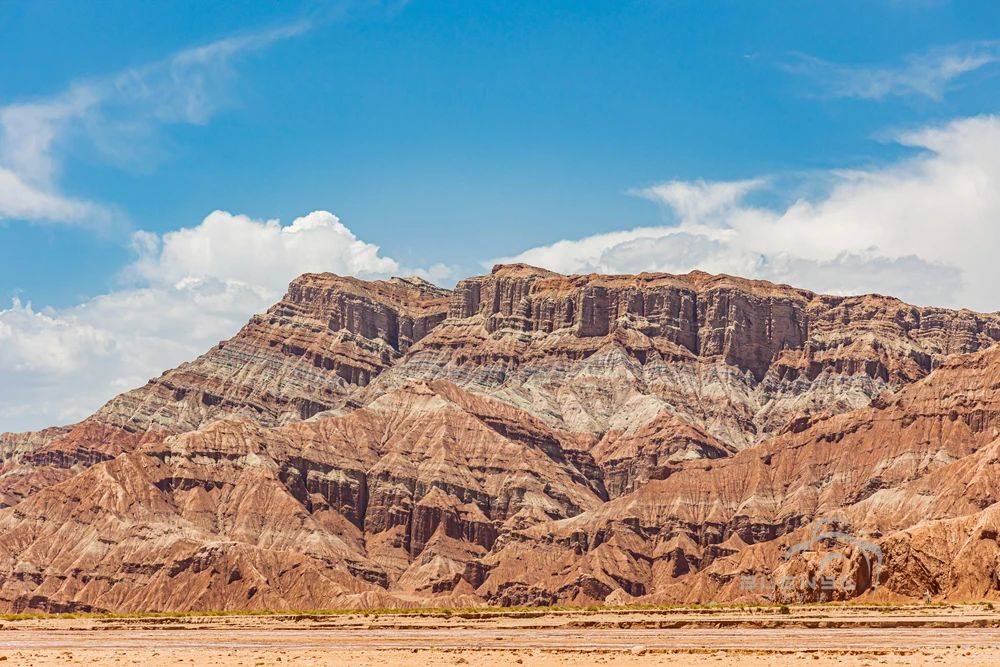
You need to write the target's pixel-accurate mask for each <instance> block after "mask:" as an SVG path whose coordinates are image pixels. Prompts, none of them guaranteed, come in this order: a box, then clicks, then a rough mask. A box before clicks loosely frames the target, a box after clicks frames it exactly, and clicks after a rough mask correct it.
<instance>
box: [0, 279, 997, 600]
mask: <svg viewBox="0 0 1000 667" xmlns="http://www.w3.org/2000/svg"><path fill="white" fill-rule="evenodd" d="M998 340H1000V315H998V314H978V313H973V312H971V311H950V310H945V309H940V308H919V307H915V306H910V305H907V304H904V303H902V302H900V301H898V300H896V299H892V298H889V297H881V296H876V295H866V296H829V295H818V294H815V293H813V292H809V291H806V290H800V289H795V288H792V287H789V286H785V285H774V284H771V283H766V282H762V281H752V280H745V279H741V278H735V277H731V276H712V275H709V274H705V273H702V272H693V273H690V274H686V275H682V276H673V275H667V274H638V275H634V276H605V275H586V276H563V275H559V274H556V273H553V272H550V271H545V270H542V269H537V268H534V267H530V266H526V265H501V266H497V267H495V268H494V269H493V271H492V272H491V273H490V274H489V275H485V276H478V277H474V278H469V279H467V280H463V281H460V282H459V283H458V285H456V287H455V289H454V290H450V291H449V290H443V289H440V288H436V287H434V286H433V285H430V284H429V283H426V282H424V281H422V280H420V279H414V278H410V279H399V278H394V279H392V280H387V281H372V282H366V281H361V280H357V279H354V278H343V277H338V276H333V275H331V274H306V275H304V276H301V277H300V278H298V279H296V280H295V281H293V282H292V284H291V285H290V286H289V290H288V292H287V293H286V295H285V296H284V298H283V299H282V300H281V301H280V302H278V303H277V304H275V305H274V306H273V307H272V308H270V309H269V310H268V311H267V312H266V313H263V314H260V315H255V316H254V317H253V318H251V320H250V321H249V322H248V324H247V325H246V326H245V327H244V328H243V329H242V330H241V331H240V332H238V333H237V334H236V335H235V336H234V337H233V338H231V339H230V340H228V341H224V342H222V343H220V344H219V345H218V346H216V347H215V348H213V349H212V350H210V351H208V352H207V353H206V354H204V355H202V356H201V357H199V358H198V359H196V360H194V361H192V362H190V363H186V364H182V365H181V366H179V367H178V368H176V369H173V370H171V371H167V372H166V373H164V374H163V375H162V376H160V377H159V378H156V379H154V380H151V381H150V382H149V383H148V384H147V385H145V386H144V387H141V388H139V389H136V390H133V391H130V392H126V393H125V394H122V395H121V396H119V397H116V398H115V399H112V401H110V402H109V403H108V404H106V405H105V406H104V407H103V408H101V409H100V410H99V411H98V412H97V413H95V414H94V415H93V416H91V417H89V418H87V419H86V420H84V421H83V422H80V423H79V424H76V425H72V426H69V427H56V428H52V429H46V430H44V431H40V432H37V433H30V434H3V435H0V609H4V610H12V611H23V610H47V611H65V610H114V611H136V610H152V609H155V610H171V609H175V610H185V609H242V608H253V609H277V608H281V609H291V608H298V609H304V608H327V607H338V606H411V605H427V604H437V605H441V604H449V605H450V604H463V605H464V604H538V603H556V602H568V603H588V604H589V603H594V602H597V603H600V602H606V603H622V602H636V601H638V602H665V601H710V600H734V599H741V600H742V599H747V600H754V599H757V600H759V599H777V598H781V599H829V598H848V597H859V596H861V597H864V596H867V597H886V596H888V597H902V598H906V597H923V596H924V595H932V596H937V597H940V598H942V599H949V598H954V597H955V596H958V595H965V594H968V593H969V592H970V591H971V592H975V594H976V596H978V597H994V596H997V595H998V594H1000V592H998V588H1000V585H998V584H997V583H995V582H996V581H1000V577H998V576H996V575H997V572H998V570H997V564H996V563H997V559H998V556H1000V550H997V549H996V539H995V535H996V532H995V530H994V529H993V528H991V526H993V525H994V524H995V522H996V519H995V515H996V514H997V510H995V508H994V504H995V502H996V498H995V493H994V491H993V489H994V488H996V486H995V485H993V484H992V482H993V481H994V480H995V479H997V475H998V473H1000V468H996V463H995V461H996V457H995V456H993V455H992V454H991V453H990V452H992V451H993V450H994V449H995V448H996V447H997V446H1000V441H998V440H997V438H998V432H997V425H998V422H1000V398H998V396H1000V393H998V392H1000V379H998V378H1000V352H998V351H997V350H998V349H1000V348H998V347H994V344H995V343H996V342H997V341H998ZM831 522H833V523H832V524H831ZM827 524H831V525H836V527H837V528H838V529H839V530H838V531H835V532H837V533H838V534H843V535H851V536H852V538H853V539H856V540H859V541H863V542H864V543H865V544H869V543H870V544H874V545H877V546H878V548H879V549H881V553H882V554H883V556H884V562H882V563H881V564H880V565H881V569H880V570H878V571H877V572H876V571H873V570H872V568H871V566H870V564H869V563H868V562H867V561H866V560H865V558H864V555H865V552H864V550H863V549H859V548H858V547H857V544H854V543H852V544H851V545H848V547H846V549H847V550H848V551H850V553H849V554H847V555H846V557H844V558H839V559H837V563H838V564H837V565H836V567H834V566H831V565H830V562H829V561H828V560H824V559H825V556H826V555H828V554H829V553H839V552H837V551H836V549H838V548H840V547H838V546H837V545H836V544H834V542H835V541H836V540H833V539H832V538H829V537H827V538H824V540H820V541H819V542H817V544H816V545H813V546H811V547H810V548H809V549H807V550H803V551H801V553H800V552H796V553H798V556H796V558H795V559H792V560H786V559H785V557H786V555H787V553H788V552H789V548H790V547H795V545H796V544H799V543H800V542H801V541H802V540H803V539H806V538H807V537H808V536H809V535H811V534H813V533H814V532H815V530H814V529H815V527H816V525H827ZM977 531H978V532H977ZM990 531H993V532H990ZM828 532H829V531H828ZM824 534H826V533H824ZM974 535H980V536H982V535H993V536H994V537H992V538H989V537H986V538H983V537H979V538H976V539H978V540H979V541H978V542H977V543H976V544H977V545H978V546H977V547H976V550H975V551H974V553H975V559H974V562H973V563H971V564H970V563H969V562H968V557H969V556H968V554H969V553H972V552H969V551H968V549H969V548H971V547H969V546H968V545H966V546H962V544H966V542H967V541H968V540H969V539H973V538H972V537H970V536H974ZM962 536H966V537H962ZM963 540H965V542H963ZM983 540H985V542H984V541H983ZM991 540H992V542H991ZM859 543H860V542H859ZM991 545H992V546H991ZM928 559H933V560H934V562H940V563H945V564H951V565H941V566H940V567H943V568H945V569H947V572H943V571H942V572H931V573H926V572H922V571H919V570H920V567H924V566H926V563H927V562H928ZM991 559H992V560H991ZM831 568H832V569H831ZM866 568H868V569H866ZM828 570H829V572H827V571H828ZM762 572H780V573H783V575H786V576H788V577H790V576H791V574H796V575H803V573H805V574H806V575H808V576H807V577H806V578H805V579H803V578H802V576H799V579H798V580H797V581H798V586H797V588H795V587H793V588H792V589H789V590H786V589H784V588H782V589H780V590H779V589H777V588H774V587H772V588H771V589H766V590H765V589H759V588H758V589H747V588H745V587H743V586H742V584H743V583H745V581H746V580H747V579H749V578H754V577H757V576H758V575H759V574H760V573H762ZM818 573H827V574H831V576H832V575H836V576H835V577H834V578H835V580H836V581H837V582H838V585H837V586H835V587H833V588H829V589H817V588H815V587H811V586H810V585H808V584H809V582H811V581H813V579H814V578H815V577H816V576H818ZM991 577H992V578H991ZM803 581H805V582H806V584H803V583H802V582H803ZM846 582H850V584H851V585H850V586H847V585H846Z"/></svg>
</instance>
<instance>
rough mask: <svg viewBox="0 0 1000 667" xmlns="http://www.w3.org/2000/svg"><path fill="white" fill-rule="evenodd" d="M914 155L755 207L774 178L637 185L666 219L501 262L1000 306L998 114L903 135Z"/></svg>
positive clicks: (824, 177)
mask: <svg viewBox="0 0 1000 667" xmlns="http://www.w3.org/2000/svg"><path fill="white" fill-rule="evenodd" d="M896 139H897V141H898V142H899V143H900V144H902V145H904V146H908V147H911V148H914V149H917V152H916V154H915V155H913V156H911V157H908V158H905V159H902V160H900V161H898V162H895V163H892V164H889V165H885V166H880V167H872V168H868V169H855V170H842V171H835V172H831V173H824V174H820V175H818V177H817V180H818V181H819V182H821V183H823V184H825V187H824V189H823V191H822V194H821V195H819V196H816V197H814V198H812V199H798V200H795V201H792V202H789V203H786V204H783V205H780V206H777V205H772V206H764V205H753V204H751V203H748V201H747V198H748V195H749V194H750V193H752V192H754V191H757V190H761V189H766V188H768V187H769V185H768V184H769V180H768V179H766V178H757V179H751V180H745V181H738V182H721V183H707V182H695V183H689V182H677V181H674V182H668V183H664V184H661V185H657V186H653V187H650V188H645V189H642V190H637V191H635V194H638V195H640V196H643V197H645V198H648V199H650V200H652V201H655V202H657V203H659V204H660V205H662V206H663V207H664V209H665V211H666V212H667V215H668V224H665V225H663V226H660V227H646V228H638V229H632V230H626V231H620V232H612V233H608V234H600V235H595V236H590V237H586V238H582V239H578V240H563V241H559V242H557V243H554V244H552V245H549V246H543V247H537V248H532V249H530V250H527V251H525V252H523V253H521V254H519V255H517V256H514V257H506V258H501V259H499V260H496V261H520V262H527V263H530V264H537V265H539V266H543V267H547V268H551V269H553V270H556V271H561V272H588V271H593V272H601V273H633V272H636V271H644V270H645V271H666V272H673V273H679V272H685V271H689V270H692V269H696V268H697V269H703V270H706V271H711V272H726V273H732V274H738V275H744V276H751V277H759V278H764V279H768V280H774V281H779V282H788V283H792V284H795V285H798V286H802V287H807V288H812V289H815V290H817V291H823V292H833V293H863V292H882V293H892V294H894V295H895V296H899V297H901V298H904V299H906V300H908V301H911V302H914V303H918V304H935V305H947V306H967V307H972V308H976V309H980V310H995V309H997V308H1000V297H997V295H996V291H995V288H994V286H995V285H996V284H997V282H998V281H1000V263H998V262H997V261H996V257H995V255H996V248H998V247H1000V188H998V187H997V185H998V183H1000V117H997V116H982V117H975V118H967V119H960V120H956V121H953V122H951V123H949V124H947V125H943V126H938V127H927V128H923V129H919V130H915V131H911V132H906V133H902V134H900V135H899V136H898V137H896Z"/></svg>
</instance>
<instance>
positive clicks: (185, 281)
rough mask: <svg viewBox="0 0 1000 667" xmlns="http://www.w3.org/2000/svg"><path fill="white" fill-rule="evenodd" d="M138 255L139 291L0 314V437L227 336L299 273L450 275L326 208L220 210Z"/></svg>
mask: <svg viewBox="0 0 1000 667" xmlns="http://www.w3.org/2000/svg"><path fill="white" fill-rule="evenodd" d="M135 250H136V254H137V257H136V260H135V261H134V262H133V263H132V264H131V265H130V266H129V267H128V269H127V271H126V277H127V278H129V279H130V280H132V281H134V282H135V283H136V286H135V287H129V288H126V289H121V290H118V291H114V292H111V293H109V294H105V295H102V296H98V297H96V298H93V299H90V300H88V301H86V302H84V303H83V304H81V305H79V306H76V307H73V308H67V309H61V310H53V309H43V310H36V309H33V308H32V307H31V305H30V304H23V303H21V302H20V301H17V300H15V301H14V302H13V304H12V305H11V307H10V308H7V309H5V310H4V309H0V431H6V430H25V429H30V428H40V427H42V426H50V425H54V424H65V423H71V422H74V421H77V420H79V419H81V418H83V417H85V416H86V415H88V414H90V413H91V412H93V411H94V410H95V409H97V408H98V407H100V405H101V404H102V403H103V402H105V401H106V400H108V399H110V398H111V397H112V396H114V395H115V394H118V393H120V392H122V391H125V390H127V389H130V388H133V387H136V386H140V385H142V384H143V383H145V381H146V380H147V379H149V378H151V377H155V376H157V375H159V374H160V373H161V372H162V371H163V370H165V369H167V368H171V367H173V366H176V365H177V364H179V363H181V362H182V361H187V360H190V359H193V358H194V357H196V356H197V355H199V354H201V353H203V352H205V351H206V350H208V349H209V348H210V347H211V346H212V345H214V344H216V343H217V342H218V341H219V340H222V339H225V338H228V337H229V336H232V335H233V334H234V333H235V332H236V331H237V330H238V329H239V328H240V327H241V326H242V325H243V324H244V323H245V322H246V321H247V319H248V318H249V317H250V315H251V314H253V313H254V312H259V311H262V310H264V309H266V308H267V307H268V306H270V305H271V304H272V303H274V302H275V301H277V300H278V299H279V298H280V297H281V295H282V293H283V292H284V290H285V288H286V286H287V284H288V282H289V281H291V280H292V279H293V278H295V277H296V276H298V275H299V274H301V273H304V272H308V271H332V272H334V273H339V274H344V275H346V274H349V275H356V276H360V277H363V278H367V279H375V278H382V277H387V276H389V275H394V274H395V275H400V274H412V273H418V274H421V275H424V276H426V277H428V278H435V277H437V278H441V277H442V276H444V275H447V276H450V275H451V269H449V268H448V267H443V266H435V267H432V268H431V269H429V270H426V271H413V270H411V269H408V268H406V267H402V266H400V265H399V263H398V262H396V261H395V260H394V259H392V258H391V257H386V256H384V255H382V254H381V253H380V251H379V248H378V246H375V245H372V244H370V243H366V242H364V241H362V240H360V239H358V238H357V237H356V236H355V235H354V234H353V233H352V232H351V231H350V229H348V228H347V227H345V226H344V225H343V224H342V223H341V222H340V221H339V220H338V219H337V217H336V216H334V215H332V214H331V213H328V212H326V211H315V212H313V213H310V214H309V215H306V216H303V217H301V218H298V219H296V220H295V221H293V222H292V224H290V225H287V226H282V225H281V224H280V223H279V222H278V221H277V220H267V221H264V220H254V219H251V218H248V217H247V216H243V215H233V214H231V213H226V212H224V211H215V212H214V213H212V214H210V215H209V216H207V217H206V218H205V219H204V220H203V221H202V222H201V223H200V224H198V225H196V226H194V227H189V228H182V229H179V230H177V231H173V232H168V233H166V234H164V235H162V236H159V235H156V234H152V233H149V232H138V233H137V234H136V235H135Z"/></svg>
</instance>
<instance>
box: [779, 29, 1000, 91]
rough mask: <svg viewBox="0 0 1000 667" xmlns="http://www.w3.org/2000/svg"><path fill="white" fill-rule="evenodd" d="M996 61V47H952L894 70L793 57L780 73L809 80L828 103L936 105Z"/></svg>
mask: <svg viewBox="0 0 1000 667" xmlns="http://www.w3.org/2000/svg"><path fill="white" fill-rule="evenodd" d="M998 60H1000V42H997V41H982V42H973V43H969V44H957V45H954V46H950V47H948V48H939V49H934V50H931V51H928V52H926V53H921V54H916V55H912V56H909V57H908V58H906V59H905V60H904V61H903V62H902V63H900V64H897V65H883V66H866V65H841V64H837V63H831V62H828V61H825V60H821V59H819V58H814V57H812V56H809V55H804V54H797V55H796V56H795V58H794V60H793V61H792V62H789V63H786V64H784V66H783V68H784V69H785V70H786V71H788V72H790V73H792V74H797V75H802V76H805V77H808V78H809V79H811V81H812V83H813V84H814V85H815V86H816V89H817V90H818V91H819V92H820V93H821V94H823V95H825V96H828V97H844V98H855V99H864V100H882V99H885V98H887V97H911V96H921V97H926V98H929V99H932V100H940V99H941V98H942V97H943V96H944V93H945V91H946V90H947V89H948V86H949V85H951V84H952V82H953V81H955V80H956V79H958V78H959V77H961V76H963V75H965V74H968V73H969V72H973V71H976V70H978V69H981V68H983V67H986V66H988V65H992V64H994V63H996V62H997V61H998Z"/></svg>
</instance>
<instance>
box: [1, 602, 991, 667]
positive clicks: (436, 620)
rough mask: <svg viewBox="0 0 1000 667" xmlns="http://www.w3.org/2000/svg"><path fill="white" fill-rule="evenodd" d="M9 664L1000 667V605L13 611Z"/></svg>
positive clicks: (4, 624)
mask: <svg viewBox="0 0 1000 667" xmlns="http://www.w3.org/2000/svg"><path fill="white" fill-rule="evenodd" d="M8 661H9V662H8ZM0 662H6V663H7V664H14V665H20V664H32V665H57V664H58V665H65V664H82V663H91V664H92V663H101V664H121V665H127V664H141V665H167V664H194V665H254V666H258V665H278V664H282V665H288V664H291V665H378V664H399V665H421V666H426V665H455V664H466V665H519V664H524V665H555V664H558V665H589V664H630V665H653V664H686V665H731V664H741V665H742V664H748V665H763V664H775V663H776V662H781V663H782V664H788V663H807V664H819V665H822V664H831V663H837V664H848V665H885V664H905V665H930V664H938V665H940V664H947V665H953V664H974V665H989V664H998V663H1000V611H997V610H994V609H993V608H992V607H991V605H989V604H962V605H960V604H956V605H903V606H888V605H801V606H791V607H778V606H771V607H751V606H746V607H737V606H718V607H676V608H659V609H654V608H646V609H643V608H618V609H610V608H605V609H602V608H597V609H556V608H550V609H466V610H403V611H366V612H315V613H282V614H246V615H241V614H226V615H187V614H185V615H155V616H141V615H140V616H90V617H72V616H8V617H6V618H5V620H2V621H0Z"/></svg>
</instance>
